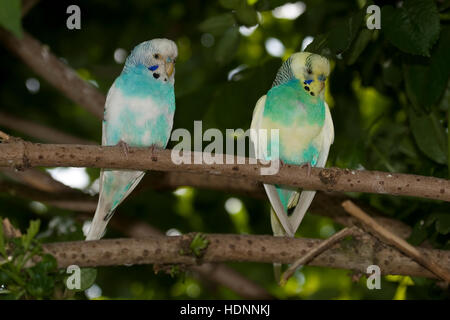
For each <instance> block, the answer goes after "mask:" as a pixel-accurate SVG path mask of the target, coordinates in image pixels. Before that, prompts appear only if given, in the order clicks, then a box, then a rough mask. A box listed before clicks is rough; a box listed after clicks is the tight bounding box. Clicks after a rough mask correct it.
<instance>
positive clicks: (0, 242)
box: [0, 217, 7, 259]
mask: <svg viewBox="0 0 450 320" xmlns="http://www.w3.org/2000/svg"><path fill="white" fill-rule="evenodd" d="M0 254H1V255H2V256H3V257H4V258H5V259H6V258H7V254H6V247H5V235H4V234H3V218H2V217H0Z"/></svg>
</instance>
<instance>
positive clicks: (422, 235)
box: [408, 222, 428, 246]
mask: <svg viewBox="0 0 450 320" xmlns="http://www.w3.org/2000/svg"><path fill="white" fill-rule="evenodd" d="M427 237H428V232H427V228H426V227H425V225H424V224H423V223H420V222H418V223H416V224H415V225H414V228H413V229H412V232H411V234H410V235H409V237H408V242H409V243H411V244H412V245H413V246H418V245H420V244H421V243H422V242H424V241H425V240H426V239H427Z"/></svg>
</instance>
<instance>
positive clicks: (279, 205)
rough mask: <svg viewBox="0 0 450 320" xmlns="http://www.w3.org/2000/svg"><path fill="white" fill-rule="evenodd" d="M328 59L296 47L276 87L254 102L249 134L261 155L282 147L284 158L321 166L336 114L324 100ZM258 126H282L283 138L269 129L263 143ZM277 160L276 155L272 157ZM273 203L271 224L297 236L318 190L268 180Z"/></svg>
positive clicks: (278, 233) (279, 232)
mask: <svg viewBox="0 0 450 320" xmlns="http://www.w3.org/2000/svg"><path fill="white" fill-rule="evenodd" d="M329 73H330V64H329V62H328V60H327V59H326V58H324V57H322V56H320V55H317V54H312V53H308V52H298V53H294V54H293V55H292V56H291V57H289V59H287V60H286V61H285V62H284V63H283V65H282V66H281V68H280V69H279V70H278V73H277V75H276V78H275V81H274V83H273V85H272V88H271V89H270V90H269V91H268V92H267V95H264V96H262V97H261V98H260V99H259V100H258V102H257V103H256V107H255V109H254V111H253V119H252V123H251V129H254V130H252V134H251V140H252V142H253V145H254V147H255V153H256V156H257V157H258V158H259V159H264V160H268V159H270V156H269V155H268V154H267V152H266V150H270V148H271V147H274V146H276V147H278V150H279V159H280V160H281V161H282V162H283V163H286V164H295V165H303V164H306V165H308V166H313V167H323V166H325V163H326V161H327V158H328V151H329V149H330V145H331V144H332V143H333V139H334V128H333V120H332V119H331V114H330V111H329V108H328V105H327V104H326V102H325V99H324V96H325V82H326V80H327V77H328V75H329ZM258 129H266V130H268V132H270V130H271V129H278V130H279V141H272V140H271V139H270V133H269V134H268V139H267V145H262V143H263V142H262V139H260V140H258V137H257V136H255V133H256V132H258ZM272 160H273V159H272ZM264 188H265V190H266V193H267V196H268V198H269V200H270V203H271V205H272V210H271V224H272V230H273V233H274V235H275V236H286V235H288V236H294V234H295V232H296V230H297V229H298V227H299V225H300V223H301V221H302V219H303V217H304V215H305V213H306V211H307V210H308V208H309V206H310V204H311V202H312V200H313V198H314V195H315V191H309V190H303V191H300V190H296V189H293V188H290V187H286V186H279V185H270V184H265V185H264Z"/></svg>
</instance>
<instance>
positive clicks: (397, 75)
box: [383, 61, 403, 88]
mask: <svg viewBox="0 0 450 320" xmlns="http://www.w3.org/2000/svg"><path fill="white" fill-rule="evenodd" d="M402 79H403V74H402V69H401V68H400V67H399V66H398V65H396V64H395V63H393V62H392V61H390V62H389V63H388V64H387V65H385V66H383V81H384V83H385V84H386V85H388V86H390V87H393V88H398V86H399V85H400V83H401V82H402Z"/></svg>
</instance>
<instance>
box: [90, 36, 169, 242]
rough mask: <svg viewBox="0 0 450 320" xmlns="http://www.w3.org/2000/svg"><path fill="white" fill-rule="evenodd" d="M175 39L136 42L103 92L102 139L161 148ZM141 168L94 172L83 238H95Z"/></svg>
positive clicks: (138, 177) (165, 135) (125, 145)
mask: <svg viewBox="0 0 450 320" xmlns="http://www.w3.org/2000/svg"><path fill="white" fill-rule="evenodd" d="M177 55H178V50H177V46H176V44H175V43H174V42H173V41H171V40H167V39H153V40H150V41H145V42H142V43H140V44H139V45H137V46H136V47H135V48H134V49H133V51H132V52H131V54H130V55H129V56H128V58H127V60H126V62H125V66H124V68H123V71H122V73H121V74H120V76H119V77H118V78H117V79H116V80H115V81H114V84H113V85H112V86H111V88H110V89H109V92H108V96H107V98H106V104H105V113H104V120H103V134H102V145H107V146H108V145H109V146H110V145H117V144H119V145H121V146H122V147H123V150H124V153H125V156H126V155H127V152H128V146H133V147H152V148H165V147H166V145H167V142H168V140H169V137H170V132H171V130H172V125H173V117H174V113H175V94H174V82H175V60H176V58H177ZM144 174H145V172H144V171H132V170H107V169H104V170H102V171H101V173H100V194H99V200H98V205H97V210H96V211H95V216H94V220H93V221H92V224H91V227H90V230H89V233H88V235H87V237H86V240H96V239H100V238H101V237H102V236H103V233H104V232H105V229H106V225H107V224H108V221H109V219H110V218H111V216H112V215H113V213H114V210H115V209H116V208H117V206H118V205H119V204H120V203H121V202H122V201H123V200H124V199H125V198H126V197H127V196H128V195H129V194H130V193H131V192H132V191H133V189H134V188H135V187H136V186H137V184H138V183H139V181H140V180H141V179H142V178H143V176H144Z"/></svg>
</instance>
